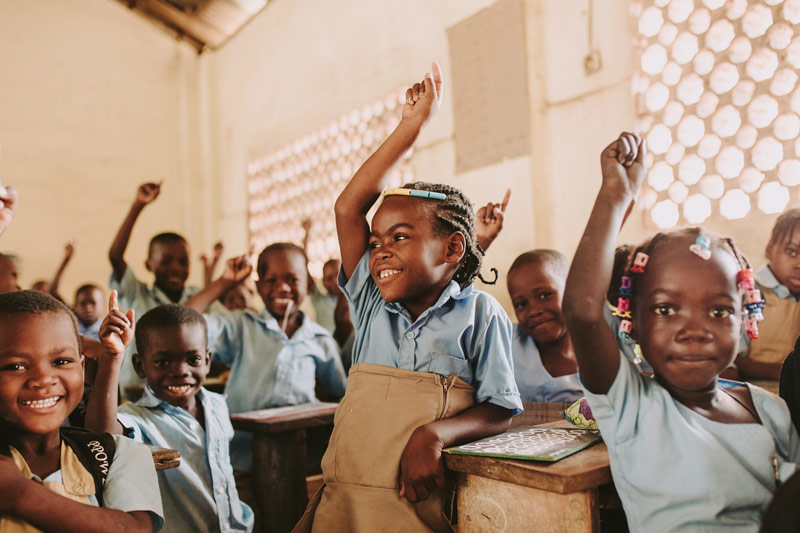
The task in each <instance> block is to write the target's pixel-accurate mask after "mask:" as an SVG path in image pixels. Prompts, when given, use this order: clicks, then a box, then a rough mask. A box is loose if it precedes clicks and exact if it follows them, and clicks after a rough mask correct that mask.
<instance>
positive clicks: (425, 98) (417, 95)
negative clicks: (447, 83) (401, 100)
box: [403, 61, 444, 125]
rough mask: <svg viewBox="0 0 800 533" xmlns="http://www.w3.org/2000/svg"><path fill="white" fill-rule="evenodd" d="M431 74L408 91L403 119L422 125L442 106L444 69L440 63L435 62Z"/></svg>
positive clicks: (426, 75)
mask: <svg viewBox="0 0 800 533" xmlns="http://www.w3.org/2000/svg"><path fill="white" fill-rule="evenodd" d="M431 70H432V73H431V72H428V73H427V74H425V78H424V79H423V80H422V81H421V82H420V83H415V84H414V85H413V86H411V87H410V88H409V89H408V90H407V91H406V103H405V105H404V106H403V119H406V120H416V121H419V124H420V125H422V124H424V123H426V122H427V121H428V120H430V118H431V117H433V116H434V115H435V114H436V112H437V111H439V108H440V107H441V105H442V91H443V89H444V86H443V81H442V69H441V67H439V63H437V62H435V61H434V62H433V64H432V65H431Z"/></svg>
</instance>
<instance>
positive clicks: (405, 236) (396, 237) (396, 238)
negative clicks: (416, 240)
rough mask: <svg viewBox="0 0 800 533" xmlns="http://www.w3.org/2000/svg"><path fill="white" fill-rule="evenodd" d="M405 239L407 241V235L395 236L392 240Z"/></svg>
mask: <svg viewBox="0 0 800 533" xmlns="http://www.w3.org/2000/svg"><path fill="white" fill-rule="evenodd" d="M406 239H408V235H395V236H394V240H395V241H404V240H406Z"/></svg>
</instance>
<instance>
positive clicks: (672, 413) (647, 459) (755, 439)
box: [584, 358, 800, 533]
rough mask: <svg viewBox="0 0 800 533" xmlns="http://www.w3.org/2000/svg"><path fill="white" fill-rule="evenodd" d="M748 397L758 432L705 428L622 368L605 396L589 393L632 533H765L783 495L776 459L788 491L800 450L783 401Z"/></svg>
mask: <svg viewBox="0 0 800 533" xmlns="http://www.w3.org/2000/svg"><path fill="white" fill-rule="evenodd" d="M584 388H585V385H584ZM749 389H750V393H751V395H752V398H753V404H755V408H756V412H757V413H758V416H759V418H760V419H761V422H762V423H761V424H723V423H720V422H714V421H712V420H709V419H707V418H705V417H703V416H701V415H699V414H697V413H695V412H694V411H692V410H691V409H689V408H688V407H686V406H684V405H683V404H681V403H680V402H678V401H677V400H675V399H674V398H672V396H671V395H670V394H669V392H667V390H666V389H665V388H664V387H662V386H661V385H659V384H658V382H657V381H655V379H653V378H651V377H649V376H646V375H644V374H641V373H639V372H638V370H637V369H636V366H635V365H634V364H633V363H631V362H629V361H628V360H627V359H624V358H621V362H620V365H619V371H618V372H617V376H616V377H615V379H614V383H613V384H612V385H611V388H610V389H609V391H608V393H607V394H593V393H592V392H591V391H589V390H588V389H586V390H585V392H586V399H587V400H588V402H589V406H590V407H591V409H592V413H593V414H594V418H595V420H597V425H598V427H599V428H600V432H601V433H602V435H603V440H604V441H605V443H606V445H607V446H608V455H609V459H610V461H611V473H612V475H613V477H614V485H615V486H616V489H617V493H618V494H619V496H620V499H621V500H622V505H623V507H624V508H625V514H626V516H627V518H628V526H629V528H630V530H631V531H648V532H649V531H682V532H685V531H697V532H708V531H719V532H725V533H729V532H753V533H755V532H757V531H758V530H759V526H760V523H761V519H762V517H763V513H764V511H765V510H766V508H767V505H768V504H769V502H770V499H771V498H772V495H773V493H774V492H775V490H776V489H777V486H778V483H777V482H776V480H775V477H776V471H775V468H774V467H773V459H776V460H777V463H778V472H777V475H778V476H779V477H780V481H781V482H783V481H786V480H787V479H788V478H789V477H790V476H791V475H792V474H793V473H794V472H795V470H796V468H797V462H798V461H800V440H799V439H798V436H797V431H796V430H795V429H794V426H793V425H792V422H791V419H790V417H789V410H788V409H787V408H786V404H785V403H784V401H783V400H781V399H780V398H778V397H777V396H775V395H774V394H770V393H768V392H766V391H765V390H763V389H761V388H759V387H756V386H753V385H749Z"/></svg>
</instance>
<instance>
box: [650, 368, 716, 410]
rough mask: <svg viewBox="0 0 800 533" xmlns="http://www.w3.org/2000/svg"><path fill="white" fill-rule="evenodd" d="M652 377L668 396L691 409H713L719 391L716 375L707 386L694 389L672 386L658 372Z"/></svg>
mask: <svg viewBox="0 0 800 533" xmlns="http://www.w3.org/2000/svg"><path fill="white" fill-rule="evenodd" d="M654 377H655V379H656V381H658V383H659V384H661V386H662V387H664V388H665V389H667V392H669V394H670V396H672V397H673V398H675V399H676V400H677V401H679V402H680V403H682V404H683V405H685V406H686V407H688V408H689V409H691V410H693V411H696V410H704V411H710V410H713V409H714V403H715V401H716V399H717V394H718V393H719V390H718V388H717V379H716V377H715V378H714V381H713V383H710V384H709V385H708V386H707V387H705V388H703V389H700V390H696V391H689V390H684V389H679V388H677V387H674V386H673V385H671V384H670V383H667V382H666V381H665V380H664V379H662V378H661V376H659V375H658V374H654Z"/></svg>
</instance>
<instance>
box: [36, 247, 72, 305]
mask: <svg viewBox="0 0 800 533" xmlns="http://www.w3.org/2000/svg"><path fill="white" fill-rule="evenodd" d="M76 245H77V243H76V241H72V242H68V243H67V245H66V246H65V247H64V258H63V259H62V260H61V264H60V265H58V270H56V274H55V276H53V281H51V282H50V283H47V282H46V281H45V282H44V283H45V284H47V285H46V286H42V287H36V284H34V286H33V289H34V290H37V291H42V292H47V293H50V294H51V295H52V296H53V297H54V298H55V299H56V300H58V301H60V302H63V301H64V299H63V298H62V297H61V295H60V294H59V292H58V289H59V288H60V286H61V278H62V277H63V276H64V271H65V270H66V269H67V265H68V264H69V262H70V261H72V256H73V255H75V246H76ZM37 283H40V282H37Z"/></svg>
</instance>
